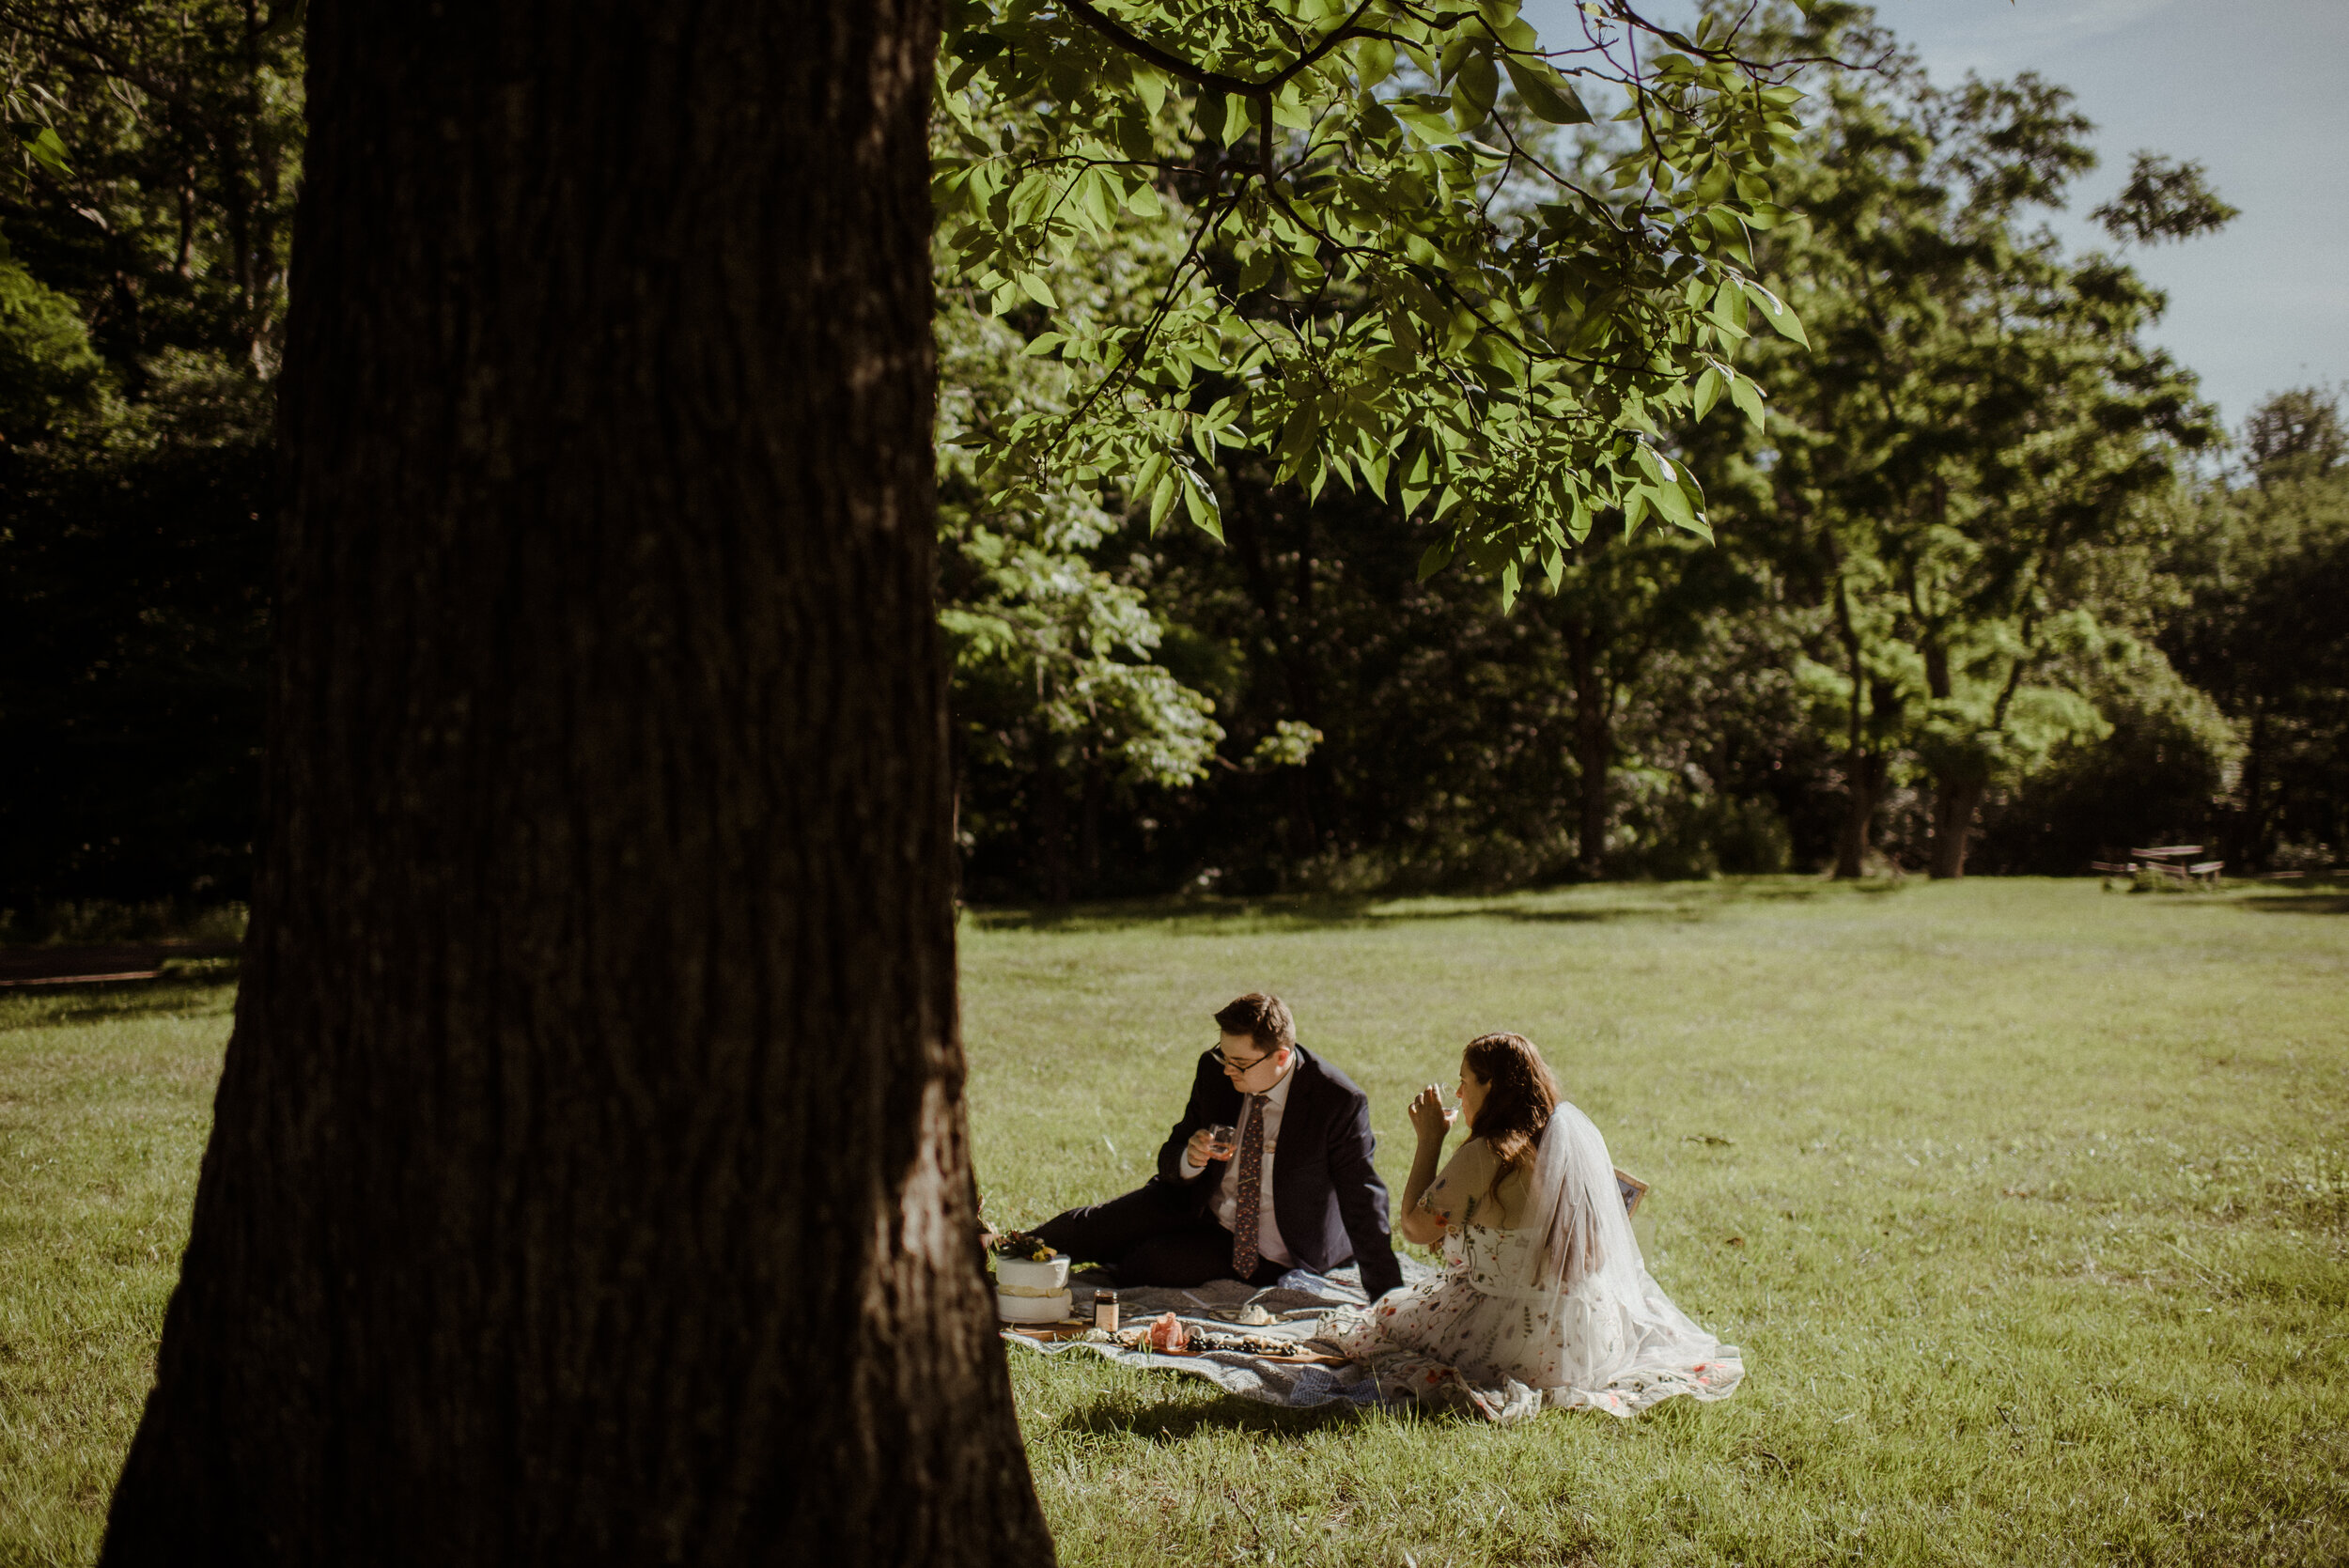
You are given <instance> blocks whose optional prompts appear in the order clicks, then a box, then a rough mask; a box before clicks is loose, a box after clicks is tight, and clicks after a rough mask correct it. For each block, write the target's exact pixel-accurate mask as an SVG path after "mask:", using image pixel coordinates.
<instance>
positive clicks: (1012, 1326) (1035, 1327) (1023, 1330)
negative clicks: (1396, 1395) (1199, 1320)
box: [1002, 1319, 1346, 1367]
mask: <svg viewBox="0 0 2349 1568" xmlns="http://www.w3.org/2000/svg"><path fill="white" fill-rule="evenodd" d="M1002 1327H1003V1328H1004V1329H1005V1330H1006V1331H1008V1332H1010V1333H1014V1334H1019V1335H1021V1336H1023V1337H1025V1338H1027V1339H1032V1340H1043V1341H1044V1342H1046V1343H1053V1344H1056V1343H1060V1342H1062V1341H1064V1340H1076V1339H1082V1338H1083V1337H1084V1336H1085V1334H1086V1333H1087V1332H1088V1331H1089V1330H1090V1329H1091V1328H1092V1327H1093V1325H1091V1324H1090V1323H1081V1322H1078V1321H1076V1320H1074V1319H1072V1320H1070V1321H1069V1322H1067V1323H1006V1324H1003V1325H1002ZM1126 1348H1127V1349H1129V1350H1135V1349H1141V1350H1148V1349H1149V1347H1148V1346H1147V1345H1128V1346H1127V1347H1126ZM1150 1354H1151V1355H1153V1356H1181V1357H1191V1356H1201V1355H1205V1354H1206V1352H1205V1351H1199V1350H1151V1351H1150ZM1249 1354H1251V1355H1253V1356H1255V1357H1256V1358H1258V1359H1259V1360H1265V1361H1283V1362H1288V1363H1293V1364H1295V1365H1297V1366H1325V1367H1342V1366H1345V1365H1346V1358H1345V1357H1343V1356H1325V1355H1323V1354H1322V1353H1320V1352H1319V1351H1299V1352H1298V1353H1297V1354H1296V1355H1294V1356H1273V1355H1268V1354H1265V1353H1263V1352H1260V1351H1251V1352H1249Z"/></svg>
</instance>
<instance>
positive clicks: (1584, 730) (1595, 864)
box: [1564, 611, 1615, 882]
mask: <svg viewBox="0 0 2349 1568" xmlns="http://www.w3.org/2000/svg"><path fill="white" fill-rule="evenodd" d="M1564 629H1565V644H1566V666H1567V671H1568V673H1569V674H1570V675H1572V676H1573V679H1574V764H1575V771H1576V773H1577V774H1578V775H1579V778H1580V781H1581V794H1580V798H1579V800H1577V802H1576V805H1577V808H1578V810H1577V828H1576V832H1575V862H1576V869H1577V870H1578V871H1579V873H1580V875H1581V876H1582V877H1583V879H1584V880H1585V881H1592V882H1595V881H1597V880H1598V879H1599V878H1600V877H1603V876H1604V875H1606V871H1607V822H1608V818H1609V816H1610V815H1611V814H1610V809H1609V804H1610V803H1609V800H1608V790H1607V775H1608V771H1609V769H1610V768H1613V767H1614V764H1615V725H1614V702H1613V697H1612V693H1610V691H1608V690H1607V687H1606V682H1605V679H1604V677H1603V676H1601V675H1600V674H1599V659H1598V642H1599V639H1598V634H1597V633H1596V632H1595V631H1594V630H1593V629H1592V627H1591V624H1590V621H1589V620H1588V619H1587V618H1586V617H1585V616H1584V615H1583V614H1582V613H1580V612H1579V611H1569V612H1567V613H1566V615H1565V617H1564Z"/></svg>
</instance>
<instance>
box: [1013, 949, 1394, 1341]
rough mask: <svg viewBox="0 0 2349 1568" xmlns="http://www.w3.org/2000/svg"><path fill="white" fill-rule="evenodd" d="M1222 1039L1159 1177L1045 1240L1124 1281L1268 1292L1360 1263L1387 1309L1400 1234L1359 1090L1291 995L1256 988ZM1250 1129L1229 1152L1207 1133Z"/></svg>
mask: <svg viewBox="0 0 2349 1568" xmlns="http://www.w3.org/2000/svg"><path fill="white" fill-rule="evenodd" d="M1215 1021H1216V1027H1217V1028H1218V1029H1220V1030H1221V1031H1222V1035H1223V1037H1222V1039H1221V1042H1220V1043H1219V1044H1218V1046H1217V1048H1215V1049H1214V1050H1211V1051H1208V1052H1206V1054H1205V1055H1203V1056H1201V1057H1200V1058H1199V1071H1198V1075H1197V1077H1195V1078H1194V1079H1192V1080H1191V1086H1190V1104H1189V1105H1187V1106H1185V1107H1184V1108H1183V1119H1182V1120H1181V1121H1179V1122H1177V1123H1175V1130H1174V1131H1173V1132H1172V1133H1170V1134H1168V1135H1167V1140H1166V1143H1165V1145H1164V1146H1163V1147H1161V1148H1160V1149H1159V1173H1158V1174H1157V1175H1156V1176H1154V1177H1152V1178H1151V1179H1150V1181H1149V1182H1148V1183H1146V1184H1145V1185H1143V1187H1142V1188H1139V1189H1137V1190H1135V1191H1132V1192H1128V1193H1127V1194H1126V1195H1125V1196H1124V1197H1122V1198H1112V1199H1111V1200H1110V1201H1109V1202H1108V1203H1095V1204H1092V1205H1090V1206H1088V1207H1085V1208H1076V1209H1070V1210H1068V1211H1067V1212H1066V1213H1065V1214H1060V1215H1055V1216H1054V1217H1053V1218H1052V1219H1049V1220H1047V1221H1046V1222H1045V1223H1043V1224H1041V1225H1039V1226H1037V1227H1036V1229H1035V1234H1036V1235H1038V1236H1039V1237H1041V1238H1042V1239H1043V1240H1045V1241H1048V1242H1050V1243H1051V1245H1052V1246H1053V1247H1055V1248H1057V1249H1059V1250H1061V1251H1064V1252H1066V1253H1068V1254H1069V1255H1070V1256H1071V1257H1073V1258H1075V1259H1076V1260H1077V1261H1079V1262H1080V1263H1082V1262H1099V1263H1106V1264H1110V1265H1113V1266H1114V1267H1115V1268H1116V1270H1117V1280H1118V1283H1120V1284H1121V1285H1181V1286H1190V1285H1197V1284H1204V1283H1205V1282H1206V1281H1209V1280H1235V1279H1237V1280H1245V1281H1248V1282H1249V1283H1251V1284H1253V1285H1258V1286H1264V1285H1269V1284H1271V1283H1273V1282H1274V1281H1277V1280H1279V1279H1280V1277H1281V1276H1282V1275H1283V1274H1285V1273H1286V1272H1288V1271H1289V1270H1290V1269H1292V1268H1309V1269H1312V1270H1313V1271H1314V1272H1315V1273H1317V1274H1326V1273H1328V1272H1329V1271H1330V1270H1331V1269H1333V1268H1337V1267H1339V1266H1341V1265H1345V1264H1346V1263H1349V1262H1351V1263H1359V1264H1361V1270H1362V1288H1363V1290H1365V1291H1366V1292H1368V1293H1369V1295H1370V1296H1371V1298H1372V1299H1373V1300H1376V1299H1377V1297H1378V1296H1382V1295H1384V1294H1385V1293H1386V1292H1388V1291H1391V1290H1393V1289H1394V1288H1395V1287H1397V1286H1398V1285H1400V1284H1402V1282H1403V1269H1402V1265H1400V1264H1398V1263H1397V1262H1396V1261H1395V1256H1394V1246H1393V1243H1392V1241H1391V1240H1390V1239H1389V1238H1388V1234H1387V1188H1386V1186H1385V1184H1384V1183H1382V1182H1380V1181H1379V1179H1378V1172H1377V1170H1376V1169H1375V1168H1373V1166H1372V1165H1371V1162H1370V1157H1371V1152H1372V1151H1373V1150H1374V1149H1376V1148H1377V1146H1378V1141H1377V1139H1376V1138H1374V1137H1373V1136H1372V1135H1371V1131H1370V1101H1369V1099H1368V1097H1367V1096H1365V1095H1364V1094H1362V1092H1361V1090H1360V1089H1357V1088H1356V1087H1355V1086H1354V1081H1353V1080H1352V1079H1349V1078H1347V1077H1346V1075H1345V1074H1344V1073H1342V1072H1340V1071H1338V1070H1337V1068H1335V1067H1333V1066H1331V1065H1330V1063H1328V1062H1325V1061H1323V1060H1322V1059H1321V1058H1320V1057H1317V1056H1315V1054H1314V1053H1313V1052H1311V1051H1309V1050H1307V1049H1306V1048H1304V1047H1302V1046H1300V1045H1299V1044H1298V1043H1297V1026H1296V1024H1295V1023H1294V1022H1293V1021H1292V1020H1291V1019H1290V1017H1289V1010H1288V1008H1287V1006H1286V1005H1285V1004H1283V1002H1282V1001H1281V999H1280V998H1279V997H1276V996H1267V995H1265V994H1263V993H1261V992H1251V993H1250V994H1249V995H1247V996H1244V997H1241V998H1240V999H1239V1000H1238V1001H1234V1002H1232V1003H1231V1004H1230V1005H1229V1006H1227V1007H1225V1008H1224V1009H1223V1010H1222V1011H1221V1012H1220V1013H1218V1014H1216V1016H1215ZM1211 1126H1228V1127H1234V1128H1237V1135H1236V1136H1235V1137H1234V1138H1233V1140H1232V1142H1231V1143H1230V1145H1228V1146H1227V1147H1226V1148H1224V1149H1222V1150H1221V1151H1219V1150H1218V1149H1217V1148H1216V1147H1215V1146H1214V1145H1213V1143H1212V1142H1211V1141H1210V1139H1209V1138H1208V1135H1207V1129H1208V1128H1209V1127H1211Z"/></svg>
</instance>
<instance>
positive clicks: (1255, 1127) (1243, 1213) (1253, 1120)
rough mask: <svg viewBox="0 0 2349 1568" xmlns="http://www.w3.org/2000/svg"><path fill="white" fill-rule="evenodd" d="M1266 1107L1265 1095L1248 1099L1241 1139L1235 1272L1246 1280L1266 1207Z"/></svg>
mask: <svg viewBox="0 0 2349 1568" xmlns="http://www.w3.org/2000/svg"><path fill="white" fill-rule="evenodd" d="M1264 1107H1265V1097H1264V1096H1263V1095H1262V1094H1251V1095H1249V1096H1248V1104H1247V1107H1246V1108H1245V1110H1244V1114H1245V1116H1246V1117H1247V1121H1248V1130H1247V1131H1246V1132H1243V1133H1241V1134H1240V1138H1239V1171H1238V1173H1237V1181H1238V1182H1239V1207H1238V1208H1237V1210H1235V1211H1234V1212H1233V1215H1232V1272H1233V1273H1235V1274H1237V1275H1238V1276H1239V1277H1240V1278H1241V1279H1243V1280H1245V1279H1248V1278H1250V1277H1251V1276H1252V1275H1253V1274H1254V1273H1255V1272H1256V1257H1257V1252H1256V1213H1257V1210H1258V1209H1260V1208H1262V1207H1263V1205H1264Z"/></svg>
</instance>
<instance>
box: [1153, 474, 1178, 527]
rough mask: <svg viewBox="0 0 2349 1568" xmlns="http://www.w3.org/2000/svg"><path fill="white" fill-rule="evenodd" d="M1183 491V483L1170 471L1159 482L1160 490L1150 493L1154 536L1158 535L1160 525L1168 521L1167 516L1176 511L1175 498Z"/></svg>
mask: <svg viewBox="0 0 2349 1568" xmlns="http://www.w3.org/2000/svg"><path fill="white" fill-rule="evenodd" d="M1181 489H1182V481H1181V480H1179V479H1178V478H1176V477H1175V473H1174V471H1173V470H1171V469H1170V470H1169V471H1168V472H1167V473H1166V474H1165V475H1164V476H1163V477H1161V478H1160V479H1159V487H1158V489H1154V490H1152V491H1151V492H1150V532H1151V533H1152V534H1156V533H1157V532H1158V531H1159V524H1160V523H1162V522H1164V521H1165V520H1166V514H1167V513H1169V512H1171V511H1173V510H1174V509H1175V495H1176V493H1177V492H1178V491H1180V490H1181Z"/></svg>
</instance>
